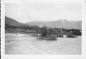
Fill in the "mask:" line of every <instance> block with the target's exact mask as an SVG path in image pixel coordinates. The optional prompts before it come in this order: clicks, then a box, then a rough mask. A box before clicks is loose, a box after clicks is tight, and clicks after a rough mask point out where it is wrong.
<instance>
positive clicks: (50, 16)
mask: <svg viewBox="0 0 86 59" xmlns="http://www.w3.org/2000/svg"><path fill="white" fill-rule="evenodd" d="M5 14H6V16H9V17H11V18H13V19H15V20H17V21H19V22H21V23H26V22H32V21H56V20H65V19H66V20H68V21H81V19H82V17H81V0H70V1H68V0H64V1H63V2H62V0H61V1H60V0H58V1H57V0H41V1H40V0H24V1H23V0H8V1H6V12H5Z"/></svg>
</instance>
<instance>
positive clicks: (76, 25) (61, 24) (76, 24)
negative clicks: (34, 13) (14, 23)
mask: <svg viewBox="0 0 86 59" xmlns="http://www.w3.org/2000/svg"><path fill="white" fill-rule="evenodd" d="M27 24H28V25H37V26H47V27H51V28H53V27H56V28H65V29H81V21H67V20H66V21H65V20H57V21H49V22H42V21H34V22H29V23H27Z"/></svg>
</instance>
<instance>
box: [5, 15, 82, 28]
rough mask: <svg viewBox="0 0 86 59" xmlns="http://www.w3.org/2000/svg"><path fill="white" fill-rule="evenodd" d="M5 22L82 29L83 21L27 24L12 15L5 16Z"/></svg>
mask: <svg viewBox="0 0 86 59" xmlns="http://www.w3.org/2000/svg"><path fill="white" fill-rule="evenodd" d="M5 24H10V25H13V26H22V25H34V26H47V27H51V28H54V27H56V28H64V29H81V27H82V25H81V21H67V20H66V21H65V20H57V21H49V22H48V21H47V22H42V21H33V22H28V23H26V24H23V23H20V22H18V21H16V20H14V19H12V18H10V17H7V16H5Z"/></svg>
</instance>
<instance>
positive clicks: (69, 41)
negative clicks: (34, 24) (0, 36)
mask: <svg viewBox="0 0 86 59" xmlns="http://www.w3.org/2000/svg"><path fill="white" fill-rule="evenodd" d="M57 39H58V40H57V41H45V40H44V41H40V40H37V39H36V37H33V36H31V35H30V34H12V33H11V34H10V33H6V37H5V53H6V54H58V55H59V54H73V55H76V54H81V38H80V37H78V38H57Z"/></svg>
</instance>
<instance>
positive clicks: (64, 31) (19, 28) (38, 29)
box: [5, 24, 81, 37]
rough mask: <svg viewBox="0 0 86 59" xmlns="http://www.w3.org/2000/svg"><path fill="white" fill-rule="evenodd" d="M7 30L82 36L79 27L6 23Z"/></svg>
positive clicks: (43, 34) (60, 35)
mask: <svg viewBox="0 0 86 59" xmlns="http://www.w3.org/2000/svg"><path fill="white" fill-rule="evenodd" d="M5 29H6V32H10V33H12V32H15V33H17V32H19V33H28V34H29V33H33V34H41V35H42V36H48V35H57V37H63V35H67V36H68V37H71V36H72V37H73V36H80V35H81V32H80V30H79V29H64V28H49V27H46V26H44V27H38V26H33V25H32V26H31V25H22V26H13V25H9V24H5Z"/></svg>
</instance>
